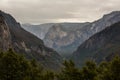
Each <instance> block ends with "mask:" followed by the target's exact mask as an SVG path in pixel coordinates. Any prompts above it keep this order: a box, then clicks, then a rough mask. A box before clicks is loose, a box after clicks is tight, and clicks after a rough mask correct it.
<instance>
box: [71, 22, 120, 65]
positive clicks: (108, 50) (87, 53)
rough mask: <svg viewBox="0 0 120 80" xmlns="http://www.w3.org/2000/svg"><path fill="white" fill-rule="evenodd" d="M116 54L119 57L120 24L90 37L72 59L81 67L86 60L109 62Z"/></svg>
mask: <svg viewBox="0 0 120 80" xmlns="http://www.w3.org/2000/svg"><path fill="white" fill-rule="evenodd" d="M116 54H119V55H120V22H118V23H116V24H114V25H112V26H110V27H107V28H106V29H104V30H103V31H101V32H99V33H97V34H95V35H93V36H92V37H90V38H89V39H88V40H86V41H85V42H84V43H83V44H82V45H80V46H79V48H78V49H77V51H75V52H74V53H73V55H72V58H73V60H74V61H75V62H76V64H77V65H78V66H81V65H83V63H84V62H85V61H86V60H89V59H92V60H95V61H96V62H97V63H99V62H101V61H103V60H110V58H112V56H114V55H116Z"/></svg>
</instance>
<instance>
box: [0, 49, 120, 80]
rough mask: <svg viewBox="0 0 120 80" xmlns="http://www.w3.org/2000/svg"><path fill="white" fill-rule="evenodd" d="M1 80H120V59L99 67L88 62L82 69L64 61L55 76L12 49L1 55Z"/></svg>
mask: <svg viewBox="0 0 120 80" xmlns="http://www.w3.org/2000/svg"><path fill="white" fill-rule="evenodd" d="M0 80H120V57H118V56H117V57H115V58H114V59H113V60H112V61H110V62H102V63H100V64H99V65H96V64H95V62H94V61H87V62H86V64H85V66H83V68H80V69H79V68H77V67H76V66H75V64H74V63H73V62H72V61H71V60H70V61H64V62H63V66H62V69H61V71H60V72H58V73H56V74H55V73H54V72H52V71H45V70H44V69H43V67H41V66H40V65H39V64H38V63H37V62H36V61H35V60H31V61H30V60H27V59H25V58H24V57H23V56H21V55H19V54H16V53H15V52H14V51H12V50H11V49H10V50H9V51H7V52H1V53H0Z"/></svg>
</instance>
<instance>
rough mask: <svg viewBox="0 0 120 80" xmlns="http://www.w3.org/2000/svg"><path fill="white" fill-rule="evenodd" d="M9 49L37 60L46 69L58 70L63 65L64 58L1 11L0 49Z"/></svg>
mask: <svg viewBox="0 0 120 80" xmlns="http://www.w3.org/2000/svg"><path fill="white" fill-rule="evenodd" d="M9 48H12V49H13V50H14V51H15V52H17V53H21V54H23V55H25V56H26V57H27V58H28V59H33V58H34V59H36V60H37V61H39V62H40V63H41V64H42V65H43V66H45V67H46V68H50V69H58V68H59V67H60V65H61V60H62V58H61V57H60V56H59V55H58V53H57V52H56V51H54V50H53V49H51V48H48V47H46V46H45V45H44V43H43V41H42V40H41V39H39V38H37V37H36V36H34V35H33V34H31V33H29V32H27V31H25V30H24V29H23V28H22V27H21V25H20V24H19V23H18V22H16V20H15V19H14V18H13V17H12V16H11V15H9V14H6V13H4V12H2V11H0V49H1V50H4V51H6V50H7V49H9ZM48 66H49V67H48Z"/></svg>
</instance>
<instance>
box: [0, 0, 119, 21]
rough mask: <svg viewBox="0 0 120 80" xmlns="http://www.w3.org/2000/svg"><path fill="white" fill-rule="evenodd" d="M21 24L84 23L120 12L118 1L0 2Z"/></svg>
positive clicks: (26, 0) (46, 0) (49, 0)
mask: <svg viewBox="0 0 120 80" xmlns="http://www.w3.org/2000/svg"><path fill="white" fill-rule="evenodd" d="M0 9H1V10H3V11H5V12H7V13H10V14H12V16H14V17H15V18H16V19H17V21H18V22H21V23H49V22H86V21H89V22H90V21H94V20H96V19H98V18H100V17H102V15H103V14H107V13H109V12H111V11H116V10H120V0H0Z"/></svg>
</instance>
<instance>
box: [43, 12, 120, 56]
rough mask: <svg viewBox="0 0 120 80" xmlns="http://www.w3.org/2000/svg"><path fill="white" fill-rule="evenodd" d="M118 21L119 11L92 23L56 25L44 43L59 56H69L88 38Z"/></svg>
mask: <svg viewBox="0 0 120 80" xmlns="http://www.w3.org/2000/svg"><path fill="white" fill-rule="evenodd" d="M119 21H120V11H114V12H112V13H110V14H106V15H104V16H103V17H102V18H101V19H99V20H97V21H95V22H92V23H83V24H56V25H54V26H53V27H51V28H50V29H49V31H48V33H47V34H46V36H45V38H44V43H45V45H46V46H49V47H51V48H54V49H55V50H56V51H58V52H59V53H60V54H68V55H69V54H70V53H72V52H73V51H75V50H76V49H77V47H78V46H79V45H80V44H82V43H83V42H84V41H85V40H87V39H89V37H91V36H92V35H94V34H96V33H97V32H100V31H102V30H103V29H105V28H106V27H108V26H110V25H112V24H114V23H116V22H119Z"/></svg>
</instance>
